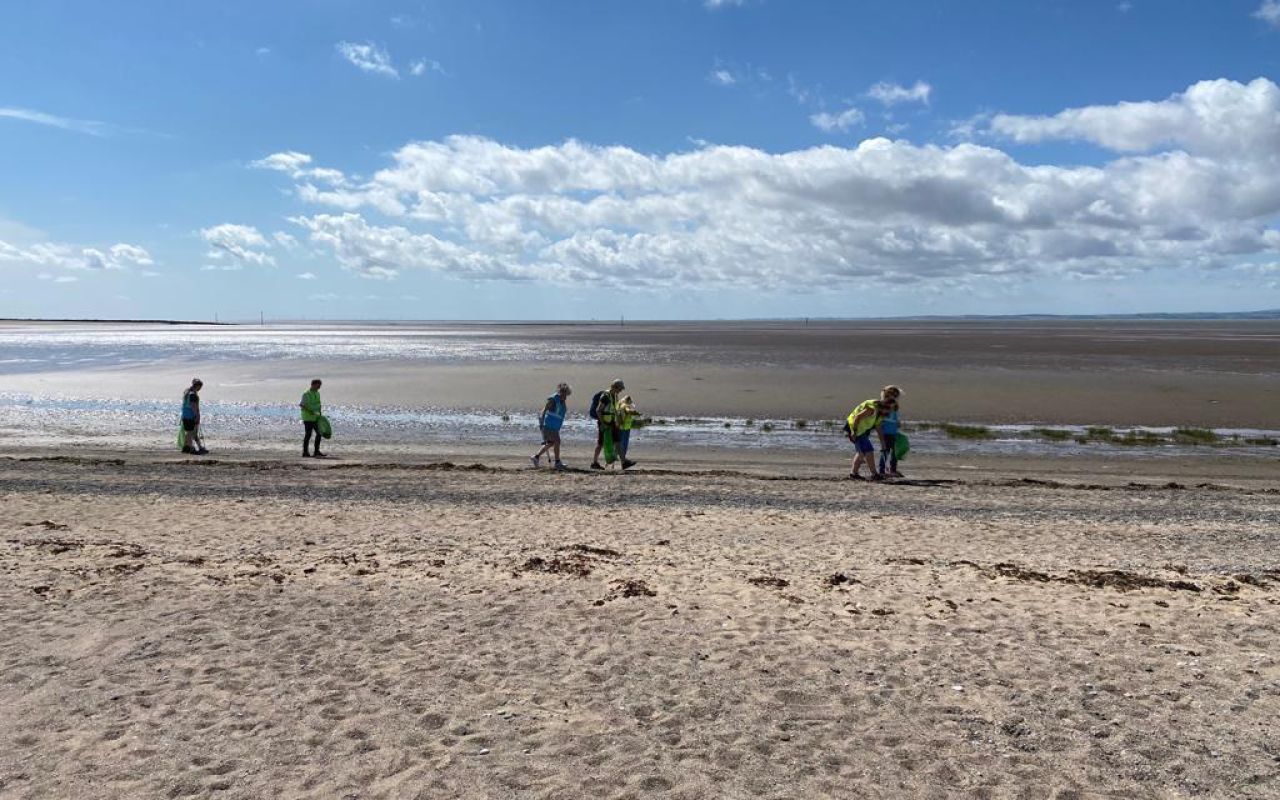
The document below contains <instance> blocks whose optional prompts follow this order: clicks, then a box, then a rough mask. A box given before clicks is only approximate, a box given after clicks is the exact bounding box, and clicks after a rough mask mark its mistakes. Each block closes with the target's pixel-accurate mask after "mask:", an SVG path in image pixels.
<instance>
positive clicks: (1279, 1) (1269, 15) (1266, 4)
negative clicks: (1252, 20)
mask: <svg viewBox="0 0 1280 800" xmlns="http://www.w3.org/2000/svg"><path fill="white" fill-rule="evenodd" d="M1253 15H1254V16H1255V17H1257V18H1258V19H1260V20H1262V21H1263V22H1265V23H1267V24H1268V25H1274V26H1275V27H1277V28H1280V0H1263V2H1262V5H1260V6H1258V10H1257V11H1255V12H1253Z"/></svg>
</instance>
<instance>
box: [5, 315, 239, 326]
mask: <svg viewBox="0 0 1280 800" xmlns="http://www.w3.org/2000/svg"><path fill="white" fill-rule="evenodd" d="M3 322H92V323H95V324H110V325H209V326H217V327H230V326H235V325H239V324H241V323H238V322H209V321H208V320H195V319H43V318H40V317H26V318H22V317H4V318H0V323H3Z"/></svg>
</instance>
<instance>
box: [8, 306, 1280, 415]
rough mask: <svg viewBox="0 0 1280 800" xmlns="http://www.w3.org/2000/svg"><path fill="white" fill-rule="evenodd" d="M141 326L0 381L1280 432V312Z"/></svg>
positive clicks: (148, 394) (20, 386)
mask: <svg viewBox="0 0 1280 800" xmlns="http://www.w3.org/2000/svg"><path fill="white" fill-rule="evenodd" d="M46 327H47V326H46ZM13 329H14V328H13V326H9V327H7V328H4V330H10V331H12V330H13ZM41 330H44V329H43V328H42V329H41ZM50 330H63V328H59V327H57V326H54V327H53V328H50ZM94 330H95V331H97V330H98V329H94ZM316 331H321V332H323V334H324V335H323V336H321V335H319V334H318V333H317V332H316ZM415 331H417V333H415ZM144 333H145V336H152V337H159V338H158V339H155V341H156V342H161V343H163V342H166V341H169V339H166V338H165V337H166V336H171V337H177V338H176V339H175V340H174V341H177V342H180V343H181V344H174V343H173V342H170V343H169V344H168V345H164V346H163V347H162V346H161V345H160V344H155V343H154V342H153V343H152V345H151V347H152V348H153V349H155V353H154V354H153V355H154V358H148V359H145V360H143V361H142V362H140V363H139V362H131V363H128V364H113V365H111V366H107V367H92V366H90V367H84V368H70V367H67V366H65V365H63V366H61V367H59V366H56V365H53V364H49V365H37V366H39V367H40V368H39V369H28V371H26V372H22V373H15V372H11V373H10V374H3V375H0V392H29V393H35V394H40V393H45V394H58V395H64V396H84V397H123V398H143V399H153V398H165V397H170V396H174V393H175V392H179V391H180V390H181V388H182V387H184V386H185V385H186V384H187V383H188V382H189V381H190V379H191V376H192V375H193V374H199V375H200V376H201V377H202V378H203V379H204V381H205V385H206V392H207V393H208V396H209V397H210V398H212V399H215V400H216V399H225V400H236V401H246V402H277V401H278V402H289V401H290V400H291V399H292V397H293V395H295V394H297V393H299V392H300V391H301V389H299V388H298V387H299V386H300V385H301V386H303V387H304V388H305V382H306V381H307V380H309V379H310V378H311V377H314V376H322V377H324V378H325V379H326V385H325V399H326V402H327V403H330V404H334V405H342V404H350V405H363V406H396V407H406V408H417V407H433V408H448V409H473V408H479V409H491V410H492V409H496V410H513V409H528V408H536V407H537V406H538V404H539V402H540V400H541V398H544V397H545V396H546V395H547V394H548V393H549V392H550V391H552V390H553V389H554V387H555V384H556V383H558V382H559V381H561V380H565V381H569V382H570V383H572V384H573V385H574V386H575V387H576V388H577V394H576V395H575V398H574V401H575V404H576V407H577V408H578V409H579V410H580V409H581V408H582V407H584V406H585V404H586V403H587V400H588V398H589V397H590V393H591V392H592V391H593V390H594V389H596V388H599V387H601V386H604V385H606V384H607V383H608V381H609V380H610V379H612V378H613V377H615V376H621V377H623V378H624V379H625V380H626V381H627V386H628V391H629V392H630V393H631V394H632V395H633V396H634V397H635V398H636V400H637V402H638V403H639V404H640V406H641V408H642V409H645V410H646V411H648V412H650V413H653V414H656V415H660V416H663V415H665V416H678V415H712V416H737V417H758V418H777V419H794V418H808V419H835V418H839V417H843V416H844V415H845V414H846V413H848V410H849V408H851V407H852V405H854V404H856V403H857V402H860V401H861V400H862V399H865V398H866V397H869V396H871V395H872V394H873V393H874V392H875V391H876V390H878V389H879V387H881V386H883V385H885V384H888V383H895V384H898V385H900V386H902V387H903V388H904V390H905V395H904V397H903V411H904V414H905V415H906V416H907V418H909V419H916V420H920V419H928V420H946V421H958V422H986V423H1044V424H1104V425H1157V426H1158V425H1190V426H1201V427H1226V428H1264V429H1276V428H1280V412H1278V411H1277V409H1280V322H1274V321H1271V322H1264V321H1257V322H1238V321H1237V322H1233V321H1198V322H1190V321H1148V322H1133V321H1102V320H1090V321H1061V320H1056V321H1053V320H1039V321H1020V320H1009V321H998V322H997V321H895V322H848V323H816V322H815V323H812V324H810V325H803V324H801V323H758V324H750V323H687V324H666V323H663V324H659V323H644V324H639V325H630V324H629V325H627V326H626V327H618V326H605V325H597V326H592V325H573V326H565V325H527V324H525V325H453V326H449V325H443V326H437V327H436V328H432V329H430V330H429V331H425V330H420V329H419V328H415V327H414V326H412V325H404V326H394V325H392V326H381V327H373V328H371V329H370V330H367V331H366V330H363V329H361V328H359V326H356V325H354V324H353V325H351V326H347V327H334V326H328V327H323V326H318V327H317V328H316V329H314V330H312V329H308V328H305V327H304V328H284V327H281V328H271V327H268V328H265V329H253V328H244V329H226V330H224V329H212V331H196V332H172V331H166V330H160V331H159V332H156V331H155V330H152V329H147V331H146V332H144ZM109 334H110V330H107V331H106V332H102V333H101V335H102V336H108V338H109ZM419 334H420V336H419ZM93 335H95V336H96V335H99V334H98V333H95V334H93ZM131 335H132V334H131ZM138 335H140V336H142V335H144V334H143V333H140V334H138ZM205 336H220V337H230V340H235V339H236V338H237V337H240V338H243V339H246V340H248V341H251V342H253V343H254V344H253V346H254V347H259V346H263V345H262V342H264V341H265V342H271V341H273V340H279V341H289V342H295V341H296V342H298V344H289V345H288V346H282V347H279V348H276V349H271V350H270V352H271V353H272V355H270V356H269V357H261V358H249V357H247V356H243V355H236V353H239V352H240V351H239V350H237V349H236V346H233V345H232V344H226V345H225V347H224V350H225V352H224V351H223V350H218V348H216V347H214V348H211V349H208V350H200V348H199V347H196V344H198V343H199V342H200V341H201V339H200V337H205ZM344 336H345V337H346V338H345V339H344V338H343V337H344ZM415 336H418V337H419V338H414V337H415ZM182 337H188V338H185V339H184V338H182ZM190 337H195V338H190ZM397 337H402V338H397ZM144 338H145V337H144ZM36 340H38V337H35V338H33V341H36ZM331 340H332V341H344V342H347V341H348V340H349V342H350V347H351V348H352V350H351V353H357V354H358V355H352V354H351V353H348V354H347V355H344V356H343V357H341V358H338V357H333V356H331V355H326V353H328V352H330V350H329V349H326V348H331V346H336V345H331V344H326V343H327V342H331ZM148 341H150V340H148ZM388 342H390V344H388ZM396 342H402V344H396ZM423 342H427V343H428V344H429V345H430V346H431V347H437V346H438V347H439V353H443V354H444V355H438V357H437V356H430V357H428V356H423V355H421V354H420V353H419V351H418V350H415V349H414V348H415V347H427V346H428V345H427V344H423ZM439 342H452V344H448V345H445V344H439ZM311 345H314V347H311ZM321 345H324V346H321ZM113 347H114V345H113ZM244 347H249V345H244ZM166 348H168V349H166ZM309 348H310V349H309ZM108 349H110V348H108ZM118 351H119V353H120V354H122V355H121V357H122V358H124V357H127V356H128V355H129V353H130V352H132V351H130V350H129V349H128V347H125V346H124V345H121V346H120V347H119V348H118ZM192 351H199V352H205V353H206V356H204V357H198V358H197V357H193V356H192V355H191V352H192ZM113 352H115V351H113ZM146 352H147V353H151V352H152V351H151V350H147V351H146ZM209 352H219V353H222V355H220V356H219V357H216V358H214V357H210V356H208V355H207V353H209ZM254 352H257V351H254ZM431 352H432V353H435V352H436V351H435V350H432V351H431ZM450 353H453V354H455V355H457V354H461V355H457V357H454V356H451V355H448V354H450ZM135 355H136V354H135ZM175 387H176V388H175Z"/></svg>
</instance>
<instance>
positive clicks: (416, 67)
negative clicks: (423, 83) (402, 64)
mask: <svg viewBox="0 0 1280 800" xmlns="http://www.w3.org/2000/svg"><path fill="white" fill-rule="evenodd" d="M426 73H427V62H425V61H415V62H413V63H412V64H410V65H409V74H410V75H412V76H414V77H415V78H417V77H420V76H422V75H425V74H426Z"/></svg>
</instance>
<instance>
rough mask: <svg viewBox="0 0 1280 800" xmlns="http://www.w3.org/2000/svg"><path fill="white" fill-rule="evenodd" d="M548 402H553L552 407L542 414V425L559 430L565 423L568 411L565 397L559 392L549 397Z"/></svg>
mask: <svg viewBox="0 0 1280 800" xmlns="http://www.w3.org/2000/svg"><path fill="white" fill-rule="evenodd" d="M547 402H548V403H549V404H551V408H550V409H549V410H547V411H545V412H544V413H543V415H542V427H544V428H546V429H547V430H549V431H558V430H560V426H562V425H564V417H565V413H566V409H565V406H564V398H563V397H561V396H560V395H558V394H553V395H551V396H550V397H548V398H547Z"/></svg>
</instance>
